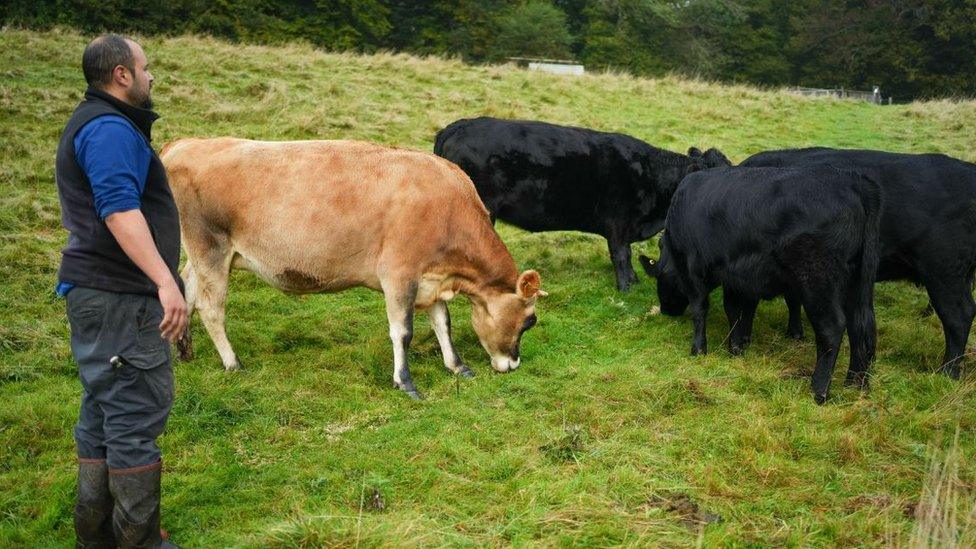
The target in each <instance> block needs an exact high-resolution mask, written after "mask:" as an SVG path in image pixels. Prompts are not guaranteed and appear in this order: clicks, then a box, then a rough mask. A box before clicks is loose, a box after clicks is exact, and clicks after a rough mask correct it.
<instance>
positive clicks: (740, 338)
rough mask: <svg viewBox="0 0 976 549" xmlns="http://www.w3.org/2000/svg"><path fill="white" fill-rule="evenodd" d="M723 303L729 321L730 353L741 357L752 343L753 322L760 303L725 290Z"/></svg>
mask: <svg viewBox="0 0 976 549" xmlns="http://www.w3.org/2000/svg"><path fill="white" fill-rule="evenodd" d="M722 303H723V305H724V306H725V316H726V317H727V318H728V319H729V344H728V345H729V352H730V353H732V354H733V355H741V354H742V353H743V352H744V351H745V350H746V348H747V347H748V346H749V343H750V342H751V341H752V321H753V319H755V318H756V307H757V306H758V305H759V302H758V301H756V300H753V299H748V298H745V297H742V296H741V295H739V294H737V293H735V292H730V291H727V290H725V289H723V290H722Z"/></svg>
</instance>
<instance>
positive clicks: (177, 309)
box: [105, 210, 186, 343]
mask: <svg viewBox="0 0 976 549" xmlns="http://www.w3.org/2000/svg"><path fill="white" fill-rule="evenodd" d="M105 224H106V225H108V230H109V231H111V232H112V235H113V236H115V240H117V241H118V243H119V246H121V247H122V250H123V251H124V252H125V255H127V256H129V259H131V260H132V262H133V263H135V264H136V266H137V267H139V268H140V269H141V270H142V272H144V273H146V276H148V277H149V279H150V280H152V281H153V282H154V283H155V284H156V288H157V292H158V294H159V304H160V305H162V306H163V321H162V322H161V323H160V324H159V331H160V332H162V336H163V339H165V340H166V341H169V342H170V343H172V342H174V341H176V340H177V339H179V337H180V336H181V335H182V334H183V330H184V329H185V328H186V301H185V300H184V299H183V294H181V293H180V288H179V286H177V285H176V280H175V279H174V278H173V275H172V274H171V273H170V272H169V268H168V267H167V266H166V263H164V262H163V258H162V257H160V255H159V250H157V249H156V243H155V242H153V238H152V233H150V232H149V225H148V224H147V223H146V218H145V217H144V216H143V215H142V212H141V211H139V210H126V211H124V212H116V213H113V214H111V215H109V216H108V217H106V218H105Z"/></svg>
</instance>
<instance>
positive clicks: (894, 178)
mask: <svg viewBox="0 0 976 549" xmlns="http://www.w3.org/2000/svg"><path fill="white" fill-rule="evenodd" d="M811 164H830V165H833V166H837V167H841V168H847V169H852V170H856V171H858V172H860V173H863V174H865V175H866V176H868V177H871V178H872V179H874V180H876V181H877V182H878V184H879V185H880V187H881V192H882V195H883V196H884V202H885V207H884V209H883V211H882V216H881V264H880V266H879V269H878V277H877V278H878V280H901V279H907V280H912V281H915V282H918V283H924V282H925V280H926V278H928V279H931V278H932V276H936V271H939V270H942V269H946V268H948V269H955V270H957V271H959V272H958V273H954V276H965V273H966V272H968V271H969V270H971V269H972V266H973V265H976V165H973V164H970V163H968V162H964V161H961V160H957V159H954V158H951V157H948V156H945V155H942V154H903V153H888V152H881V151H871V150H841V149H829V148H809V149H789V150H782V151H768V152H763V153H759V154H756V155H753V156H751V157H749V158H748V159H746V161H745V162H743V163H742V164H741V166H744V167H747V166H800V165H811Z"/></svg>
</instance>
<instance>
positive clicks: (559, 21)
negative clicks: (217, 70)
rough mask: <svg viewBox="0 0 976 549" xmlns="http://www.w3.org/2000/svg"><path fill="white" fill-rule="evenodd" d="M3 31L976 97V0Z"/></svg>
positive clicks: (262, 5)
mask: <svg viewBox="0 0 976 549" xmlns="http://www.w3.org/2000/svg"><path fill="white" fill-rule="evenodd" d="M0 23H2V24H3V25H16V26H26V27H31V28H42V29H43V28H49V27H52V26H69V27H74V28H78V29H81V30H83V31H86V32H92V33H95V32H100V31H103V30H114V31H130V32H137V33H139V34H181V33H187V32H191V33H203V34H210V35H213V36H217V37H221V38H226V39H230V40H235V41H242V42H252V43H279V42H284V41H288V40H295V39H302V40H306V41H308V42H311V43H312V44H315V45H316V46H320V47H323V48H327V49H331V50H354V51H363V52H370V51H376V50H397V51H407V52H412V53H417V54H437V55H455V56H460V57H462V58H463V59H464V60H466V61H469V62H475V63H482V62H499V61H504V60H505V59H506V58H508V57H513V56H519V57H545V58H558V59H574V60H577V61H579V62H581V63H582V64H584V65H586V66H587V69H588V70H600V69H605V68H610V69H617V70H625V71H628V72H631V73H633V74H637V75H649V76H655V75H661V74H665V73H669V72H676V73H681V74H687V75H692V76H699V77H703V78H707V79H714V80H720V81H727V82H746V83H753V84H759V85H772V86H781V85H803V86H811V87H847V88H857V89H868V90H870V89H871V88H872V87H873V86H875V85H878V86H881V87H882V91H883V93H884V94H885V95H886V96H887V95H893V96H894V97H895V99H896V100H900V101H904V100H910V99H914V98H930V97H958V96H965V97H971V96H974V95H976V1H974V0H920V1H915V2H910V1H901V0H863V1H854V0H753V1H744V0H672V1H666V0H550V1H546V0H453V1H447V0H278V1H274V0H167V1H166V2H159V1H158V0H7V1H6V2H3V3H0Z"/></svg>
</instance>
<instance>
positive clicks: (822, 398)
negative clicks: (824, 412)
mask: <svg viewBox="0 0 976 549" xmlns="http://www.w3.org/2000/svg"><path fill="white" fill-rule="evenodd" d="M813 401H814V402H816V403H817V405H818V406H823V405H824V404H826V403H827V393H824V394H822V395H818V394H814V395H813Z"/></svg>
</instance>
